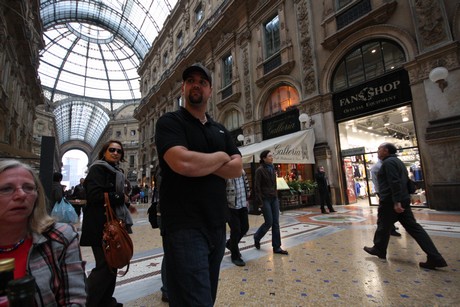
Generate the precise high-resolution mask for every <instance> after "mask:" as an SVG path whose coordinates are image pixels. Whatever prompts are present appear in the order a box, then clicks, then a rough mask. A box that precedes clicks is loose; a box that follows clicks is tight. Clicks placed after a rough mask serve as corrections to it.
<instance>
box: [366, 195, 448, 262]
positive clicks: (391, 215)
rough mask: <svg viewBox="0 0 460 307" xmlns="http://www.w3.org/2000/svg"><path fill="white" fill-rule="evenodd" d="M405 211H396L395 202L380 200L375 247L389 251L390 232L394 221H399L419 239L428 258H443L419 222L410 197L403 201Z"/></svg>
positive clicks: (382, 251) (419, 243)
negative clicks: (411, 205)
mask: <svg viewBox="0 0 460 307" xmlns="http://www.w3.org/2000/svg"><path fill="white" fill-rule="evenodd" d="M401 205H402V207H403V208H404V212H402V213H396V212H395V210H394V208H393V203H384V202H382V201H381V202H380V204H379V209H378V216H377V230H376V231H375V234H374V248H376V249H377V250H378V251H379V252H381V253H385V254H386V251H387V247H388V242H389V241H390V232H391V230H392V229H393V227H394V225H393V224H394V223H395V222H397V221H399V222H400V223H401V225H402V226H403V227H404V229H406V231H407V232H408V233H409V234H410V235H411V236H412V237H413V238H414V239H415V241H417V243H418V245H419V246H420V248H421V249H422V250H423V251H424V252H425V253H426V254H427V255H428V259H433V260H438V259H442V256H441V254H440V253H439V251H438V249H437V248H436V246H435V245H434V243H433V241H432V240H431V238H430V236H429V235H428V234H427V232H426V231H425V229H423V227H422V226H421V225H420V224H419V223H417V221H416V220H415V217H414V214H413V213H412V210H411V207H410V199H407V200H404V201H403V202H402V203H401Z"/></svg>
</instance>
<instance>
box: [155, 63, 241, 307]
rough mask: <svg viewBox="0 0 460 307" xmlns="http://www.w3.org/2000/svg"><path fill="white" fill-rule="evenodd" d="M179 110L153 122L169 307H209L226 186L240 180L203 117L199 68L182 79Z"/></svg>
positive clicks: (219, 130)
mask: <svg viewBox="0 0 460 307" xmlns="http://www.w3.org/2000/svg"><path fill="white" fill-rule="evenodd" d="M182 79H183V83H182V94H183V97H184V103H185V104H184V105H185V107H181V108H180V109H179V110H177V111H175V112H170V113H166V114H164V115H163V116H162V117H160V118H159V119H158V121H157V126H156V134H155V143H156V145H157V150H158V157H159V162H160V168H161V177H162V181H161V184H160V190H159V191H160V202H161V224H162V225H161V232H162V237H163V248H164V257H165V260H166V275H167V288H168V295H169V303H170V305H171V306H197V305H199V306H213V305H214V302H215V300H216V296H217V284H218V280H219V270H220V263H221V261H222V258H223V255H224V251H225V236H226V234H225V232H226V228H225V223H226V216H227V214H228V208H227V198H226V179H229V178H236V177H239V176H241V170H242V169H243V165H242V160H241V154H240V152H239V151H238V148H237V147H236V145H235V143H234V141H233V139H232V137H231V135H230V133H229V132H228V131H227V129H225V127H224V126H223V125H221V124H219V123H217V122H215V121H214V120H213V119H212V118H211V117H210V116H209V115H208V114H206V110H207V105H208V100H209V97H210V96H211V90H212V88H211V86H212V79H211V74H210V73H209V71H208V70H207V69H206V68H205V67H204V66H202V65H201V64H194V65H192V66H190V67H188V68H187V69H185V70H184V72H183V74H182Z"/></svg>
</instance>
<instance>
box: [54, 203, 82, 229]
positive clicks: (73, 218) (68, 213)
mask: <svg viewBox="0 0 460 307" xmlns="http://www.w3.org/2000/svg"><path fill="white" fill-rule="evenodd" d="M51 216H52V217H54V218H55V219H56V221H57V222H60V223H76V222H78V215H77V213H76V212H75V209H74V208H73V206H72V205H71V204H70V203H69V202H68V201H67V199H65V197H63V198H62V199H61V201H59V202H56V204H55V205H54V208H53V210H52V211H51Z"/></svg>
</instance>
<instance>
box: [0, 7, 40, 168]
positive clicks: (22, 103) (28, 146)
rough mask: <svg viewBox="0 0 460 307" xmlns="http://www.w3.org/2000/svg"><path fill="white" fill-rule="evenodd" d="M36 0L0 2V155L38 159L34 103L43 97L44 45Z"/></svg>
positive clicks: (29, 160) (32, 161) (36, 104)
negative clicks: (40, 72) (41, 64)
mask: <svg viewBox="0 0 460 307" xmlns="http://www.w3.org/2000/svg"><path fill="white" fill-rule="evenodd" d="M38 6H39V1H38V0H37V1H2V2H1V3H0V45H1V46H2V47H1V48H0V155H1V156H2V157H3V158H6V157H11V158H19V159H25V160H26V161H28V162H31V163H33V164H37V163H39V159H40V157H39V152H38V151H37V148H36V147H35V146H36V144H34V141H33V140H34V125H33V123H34V120H35V119H36V112H35V107H36V106H38V105H40V104H43V102H44V97H43V93H42V90H41V84H40V80H39V79H38V77H37V76H38V72H37V71H38V65H39V51H40V49H41V48H43V46H44V42H43V39H42V34H43V30H42V24H41V21H40V16H39V14H38V12H39V9H38Z"/></svg>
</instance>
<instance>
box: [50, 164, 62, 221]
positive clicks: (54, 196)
mask: <svg viewBox="0 0 460 307" xmlns="http://www.w3.org/2000/svg"><path fill="white" fill-rule="evenodd" d="M61 181H62V174H61V173H59V172H54V173H53V183H52V184H51V198H50V203H49V208H48V213H51V211H52V210H53V208H54V205H55V204H56V202H60V201H61V200H62V198H63V197H64V187H63V186H62V184H61Z"/></svg>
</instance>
